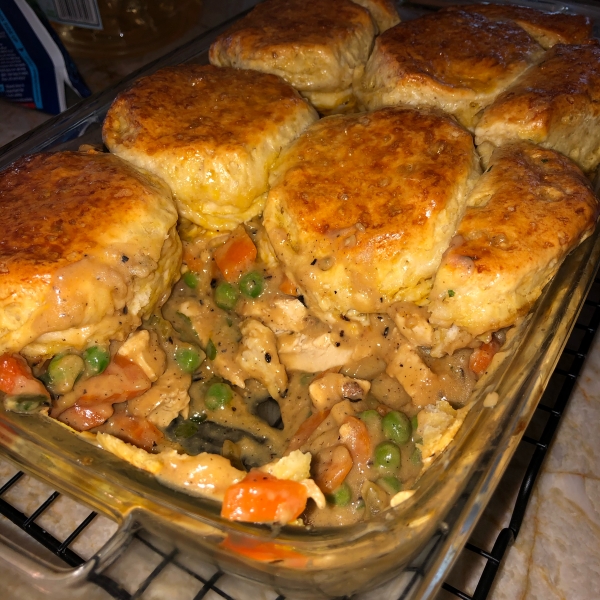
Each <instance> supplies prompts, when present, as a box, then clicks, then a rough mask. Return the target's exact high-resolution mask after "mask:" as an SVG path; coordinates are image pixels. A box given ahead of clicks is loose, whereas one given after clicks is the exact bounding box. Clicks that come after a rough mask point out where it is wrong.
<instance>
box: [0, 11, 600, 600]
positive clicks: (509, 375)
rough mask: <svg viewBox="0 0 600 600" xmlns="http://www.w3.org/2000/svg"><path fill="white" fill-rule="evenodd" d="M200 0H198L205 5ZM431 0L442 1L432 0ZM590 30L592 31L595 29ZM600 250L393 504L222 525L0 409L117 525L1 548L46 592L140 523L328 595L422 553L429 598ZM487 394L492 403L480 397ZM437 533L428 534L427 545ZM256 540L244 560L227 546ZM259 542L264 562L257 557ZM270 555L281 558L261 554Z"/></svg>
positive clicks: (553, 294)
mask: <svg viewBox="0 0 600 600" xmlns="http://www.w3.org/2000/svg"><path fill="white" fill-rule="evenodd" d="M207 4H208V3H205V6H206V5H207ZM429 4H430V5H434V6H441V5H448V4H451V2H443V1H442V0H431V2H430V3H429ZM519 4H527V5H530V6H538V7H540V8H542V9H553V10H556V9H563V10H566V11H569V12H583V13H584V14H588V15H590V16H592V17H594V18H595V22H596V24H598V22H600V9H598V8H594V7H593V6H591V5H587V4H584V3H574V2H568V3H562V2H554V1H544V0H540V1H539V2H533V1H530V2H526V1H525V2H524V1H520V2H519ZM428 10H431V8H430V7H429V6H425V3H421V2H417V3H412V4H403V5H401V6H400V11H401V15H402V17H403V18H404V19H408V18H411V17H414V16H417V15H419V14H423V12H426V11H428ZM227 26H228V24H224V25H222V26H220V27H218V28H216V29H214V30H211V31H210V32H209V33H207V34H205V35H203V36H201V37H199V38H198V39H196V40H194V41H192V42H191V43H189V44H187V45H186V46H184V47H182V48H180V49H179V50H176V51H174V52H172V53H170V54H169V55H167V56H165V57H164V58H162V59H159V60H158V61H156V62H154V63H152V64H151V65H149V66H147V67H145V68H144V69H141V70H140V71H138V72H136V73H134V74H133V75H131V76H130V77H129V78H127V79H126V80H124V81H123V82H121V83H119V84H118V85H116V86H114V87H112V88H110V89H108V90H106V91H105V92H102V93H100V94H97V95H95V96H93V97H91V98H89V99H87V100H86V101H84V102H82V103H81V104H79V105H78V106H76V107H74V108H73V109H71V110H69V111H67V112H66V113H63V114H62V115H59V116H58V117H56V118H54V119H52V120H51V121H48V122H47V123H45V124H44V125H42V126H41V127H39V128H37V129H36V130H34V131H32V132H30V133H28V134H26V135H24V136H22V137H21V138H19V139H17V140H15V141H14V142H13V143H11V144H9V145H7V146H5V147H4V148H3V149H1V150H0V168H4V167H5V166H7V165H8V164H10V163H11V162H13V161H14V160H16V159H17V158H18V157H20V156H22V155H24V154H28V153H32V152H40V151H49V150H59V149H68V150H73V149H77V148H78V147H79V146H80V145H81V144H92V145H100V144H101V135H100V131H101V124H102V120H103V118H104V115H105V114H106V111H107V110H108V107H109V106H110V104H111V102H112V100H113V99H114V97H115V96H116V95H117V94H118V93H119V92H120V91H121V90H123V89H125V88H127V87H128V86H129V85H130V83H131V81H132V80H134V79H136V78H137V77H139V76H141V75H146V74H149V73H152V72H154V71H155V70H157V69H159V68H161V67H164V66H167V65H172V64H178V63H182V62H197V63H206V62H207V52H208V48H209V46H210V44H211V42H212V40H213V39H214V38H215V37H216V36H217V35H218V34H219V33H220V32H221V31H222V30H224V29H225V28H226V27H227ZM596 35H597V30H596ZM599 260H600V233H599V231H596V232H595V233H594V234H593V235H592V236H591V237H590V238H588V240H586V241H585V242H584V243H583V244H582V245H581V246H580V247H579V248H577V249H576V250H575V251H574V252H573V253H572V254H571V255H569V256H568V257H567V258H566V260H565V262H564V264H563V266H562V267H561V269H560V270H559V272H558V273H557V275H556V277H555V278H554V280H553V281H552V282H551V283H550V284H549V285H548V286H547V288H546V289H545V290H544V293H543V294H542V296H541V298H540V299H539V301H538V303H537V304H536V306H535V307H534V310H533V311H532V313H531V314H530V315H529V317H528V319H527V320H526V322H525V323H524V324H523V326H522V327H521V328H520V330H519V332H518V334H517V335H516V337H515V343H514V344H513V345H512V351H511V352H509V353H505V354H504V355H503V356H502V357H501V358H502V360H499V364H498V367H497V369H496V370H495V371H494V372H493V374H492V376H491V377H490V378H488V379H484V380H481V381H480V382H479V384H478V386H477V388H476V390H475V392H474V399H476V400H478V401H477V402H476V403H475V405H474V407H473V408H472V409H471V411H470V412H469V414H468V416H467V418H466V420H465V422H464V424H463V426H462V427H461V428H460V430H459V431H458V433H457V435H456V437H455V439H454V440H453V442H452V443H451V444H450V446H449V447H448V448H447V449H446V451H445V452H444V453H443V455H442V456H441V457H439V458H438V459H437V460H436V461H435V463H434V464H433V465H432V466H431V467H430V468H429V470H428V471H427V472H426V473H425V474H424V475H423V477H422V478H421V479H420V480H419V481H418V483H417V484H416V486H415V488H414V489H415V493H414V495H413V496H412V497H410V498H409V499H408V500H406V501H405V502H404V503H402V504H400V505H399V506H397V507H395V508H392V509H389V510H387V511H384V512H383V513H380V514H379V515H377V516H376V517H375V518H373V519H371V520H369V521H367V522H364V523H360V524H357V525H352V526H345V527H340V528H331V529H319V530H298V529H294V528H291V527H284V528H281V529H278V530H273V529H271V528H268V527H263V526H254V525H249V524H241V523H233V522H230V521H225V520H224V519H222V518H221V517H220V516H219V506H218V504H217V503H215V502H212V501H209V500H203V499H198V498H193V497H190V496H187V495H185V494H183V493H181V492H178V491H175V490H171V489H169V488H167V487H165V486H163V485H161V484H159V483H158V482H157V481H156V480H155V479H154V478H153V477H152V476H151V475H148V474H147V473H145V472H142V471H140V470H138V469H136V468H134V467H133V466H131V465H130V464H128V463H126V462H124V461H122V460H120V459H118V458H116V457H115V456H113V455H112V454H108V453H107V452H105V451H103V450H101V449H99V448H97V447H95V446H94V445H92V444H90V443H88V442H87V441H85V440H84V439H83V438H82V437H80V436H77V435H75V434H74V433H73V432H72V431H71V430H69V429H68V428H66V427H65V426H63V425H62V424H60V423H59V422H57V421H53V420H50V419H46V418H36V417H28V416H23V415H19V414H16V413H10V412H6V411H4V409H3V408H0V451H2V453H3V454H5V455H6V456H7V457H8V458H9V459H10V460H12V461H13V462H14V463H15V464H17V465H18V466H19V467H20V468H22V469H24V470H26V471H28V472H30V473H31V474H33V475H34V476H37V477H40V478H41V479H43V480H46V481H48V482H49V483H51V484H52V485H53V486H55V487H57V488H59V489H60V490H61V491H63V492H66V493H67V494H69V495H71V496H73V497H75V498H77V499H79V500H81V501H82V502H84V503H86V504H88V505H89V506H91V507H92V508H93V509H95V510H98V511H100V512H102V513H104V514H106V515H107V516H109V517H111V518H113V519H115V520H116V521H117V522H118V523H119V524H120V528H119V531H118V532H117V533H116V534H115V536H114V537H113V538H112V539H111V540H110V541H109V543H108V544H107V545H106V546H105V547H104V548H103V549H102V550H101V551H100V552H99V553H98V554H97V555H96V556H94V557H93V558H92V559H90V560H89V561H88V562H87V563H85V564H84V565H82V566H81V567H79V568H77V569H57V568H56V567H52V566H50V565H47V564H44V563H42V562H40V561H39V559H35V560H34V559H33V558H32V557H31V556H30V555H28V554H27V553H26V552H25V551H24V550H22V549H20V548H17V547H16V546H15V545H14V544H12V543H11V542H10V541H9V540H7V539H2V540H1V541H2V544H0V557H2V558H4V559H6V560H8V561H9V562H11V563H12V564H13V565H14V566H16V567H18V568H19V569H21V570H23V571H25V572H26V573H27V574H28V575H30V576H31V577H32V579H33V581H34V582H36V585H38V586H39V587H41V588H43V589H48V590H50V589H54V590H59V589H65V588H66V587H68V586H74V585H77V584H78V583H79V582H81V581H82V580H84V579H85V578H86V577H87V575H88V574H89V573H90V572H92V571H95V570H98V569H101V568H102V567H103V566H104V565H106V564H108V563H109V562H111V561H113V560H116V559H117V558H118V555H119V551H120V549H122V547H123V545H124V543H125V541H126V540H127V539H128V537H129V536H130V535H131V534H132V532H133V530H134V529H135V528H138V527H140V526H141V527H143V528H145V529H147V530H148V531H150V532H152V533H153V534H155V535H157V536H159V537H162V538H165V539H168V540H169V541H170V542H171V543H172V544H173V545H174V546H175V547H176V548H178V549H180V550H181V551H184V552H186V553H187V554H192V555H196V556H198V557H199V558H202V559H203V560H205V561H208V562H210V563H212V564H215V565H217V566H218V567H219V568H221V569H222V570H223V571H225V572H228V573H233V574H237V575H241V576H243V577H246V578H248V579H251V580H256V581H260V582H263V583H266V584H268V585H270V586H272V587H274V588H275V589H276V590H278V591H279V592H281V593H282V594H285V595H287V596H291V597H296V598H301V597H305V598H311V599H312V598H315V599H316V598H330V597H336V596H343V595H350V594H352V593H354V592H357V591H360V590H367V589H369V588H371V587H373V586H375V585H380V584H381V583H383V582H384V581H386V580H387V579H389V578H391V577H392V576H395V575H398V574H399V573H401V572H402V571H403V570H404V569H406V567H407V566H408V565H409V564H410V563H411V561H412V560H413V559H414V558H415V557H416V556H417V555H419V553H422V552H423V551H424V549H426V550H427V551H428V558H429V560H428V562H427V568H426V569H425V571H424V572H423V573H422V578H421V580H420V582H419V584H418V586H413V587H412V591H411V595H412V596H414V597H422V598H428V597H431V596H432V595H433V593H434V592H435V591H436V589H437V588H438V587H439V585H440V584H441V583H442V581H443V578H444V575H445V573H447V571H448V569H449V568H450V567H451V565H452V563H453V561H454V559H455V557H456V556H457V554H458V552H459V551H460V549H461V548H462V546H463V545H464V542H465V541H466V539H467V537H468V535H469V533H470V531H471V530H472V528H473V527H474V525H475V523H476V521H477V519H478V517H479V516H480V514H481V512H482V510H483V508H484V507H485V505H486V503H487V501H488V499H489V497H490V495H491V493H492V492H493V490H494V489H495V487H496V485H497V484H498V482H499V480H500V477H501V476H502V474H503V472H504V469H505V467H506V466H507V464H508V462H509V460H510V458H511V456H512V454H513V452H514V450H515V449H516V446H517V444H518V442H519V440H520V439H521V437H522V435H523V432H524V431H525V429H526V426H527V424H528V422H529V420H530V418H531V415H532V414H533V411H534V409H535V407H536V405H537V403H538V401H539V399H540V397H541V395H542V392H543V390H544V388H545V386H546V384H547V382H548V379H549V377H550V375H551V373H552V371H553V369H554V367H555V364H556V362H557V360H558V357H559V356H560V353H561V351H562V349H563V346H564V344H565V343H566V340H567V338H568V335H569V333H570V331H571V328H572V326H573V324H574V322H575V320H576V317H577V314H578V312H579V310H580V308H581V306H582V303H583V301H584V299H585V296H586V294H587V291H588V289H589V286H590V285H591V282H592V281H593V277H594V275H595V272H596V270H597V266H598V262H599ZM490 392H496V393H497V394H498V396H499V399H500V400H499V402H498V403H497V404H496V405H495V406H494V407H485V406H484V402H483V399H484V398H485V397H486V396H487V395H488V394H489V393H490ZM433 541H434V542H435V543H433ZM231 542H234V543H235V545H236V547H237V548H240V547H244V546H245V547H247V548H252V549H253V550H254V551H253V552H252V554H253V555H254V558H250V557H248V556H245V555H243V554H241V553H239V552H234V551H232V550H230V549H228V545H230V543H231ZM257 549H259V550H260V551H261V552H262V555H263V557H264V560H258V559H257V558H256V556H257V554H258V552H256V550H257ZM273 552H277V554H278V556H280V557H281V556H283V557H284V558H279V559H278V560H269V555H270V554H271V556H272V554H273Z"/></svg>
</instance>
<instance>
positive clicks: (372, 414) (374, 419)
mask: <svg viewBox="0 0 600 600" xmlns="http://www.w3.org/2000/svg"><path fill="white" fill-rule="evenodd" d="M358 418H359V419H360V420H361V421H364V422H365V423H367V424H369V423H377V424H379V423H381V415H380V414H379V413H378V412H377V411H376V410H363V411H362V412H361V413H358Z"/></svg>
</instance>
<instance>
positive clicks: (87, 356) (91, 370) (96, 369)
mask: <svg viewBox="0 0 600 600" xmlns="http://www.w3.org/2000/svg"><path fill="white" fill-rule="evenodd" d="M83 360H84V361H85V370H86V372H87V374H88V375H100V373H102V371H104V370H105V369H106V367H108V364H109V363H110V354H109V352H108V350H106V349H105V348H102V347H101V346H92V347H91V348H88V349H87V350H86V351H85V352H84V353H83Z"/></svg>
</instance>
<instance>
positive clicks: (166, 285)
mask: <svg viewBox="0 0 600 600" xmlns="http://www.w3.org/2000/svg"><path fill="white" fill-rule="evenodd" d="M0 206H1V207H2V210H0V221H1V223H2V225H1V227H2V231H3V236H2V242H1V243H0V264H1V265H2V268H1V271H0V306H1V310H0V353H1V352H21V353H22V354H23V355H25V356H27V357H28V358H31V359H40V358H45V357H51V356H53V355H55V354H58V353H59V352H62V351H65V350H67V349H72V348H74V349H77V350H84V349H85V348H87V347H91V346H95V345H101V346H102V345H107V344H108V343H109V341H110V340H113V339H117V340H123V339H125V338H126V337H127V336H128V335H129V333H131V332H132V331H133V330H134V329H135V328H136V327H137V326H138V325H140V323H141V320H142V318H143V317H145V316H147V315H149V314H150V313H151V312H152V310H153V309H154V308H155V307H156V306H157V305H160V304H161V303H162V302H164V301H165V300H166V299H167V297H168V295H169V293H170V291H171V287H172V285H173V282H174V281H175V279H177V277H178V276H179V267H180V265H181V242H180V240H179V236H178V235H177V231H176V228H175V226H176V223H177V211H176V209H175V206H174V204H173V199H172V197H171V192H170V191H169V189H168V188H167V186H166V185H165V184H164V183H163V182H162V181H160V180H159V179H157V178H155V177H154V176H152V175H150V174H149V173H147V172H143V171H139V170H138V169H136V168H134V167H132V166H131V165H129V164H128V163H126V162H125V161H123V160H121V159H120V158H117V157H116V156H111V155H108V154H97V153H92V154H86V153H79V152H58V153H55V154H37V155H33V156H28V157H25V158H23V159H21V160H19V161H17V162H16V163H14V164H13V165H12V167H10V168H9V169H7V170H5V171H3V172H2V173H0Z"/></svg>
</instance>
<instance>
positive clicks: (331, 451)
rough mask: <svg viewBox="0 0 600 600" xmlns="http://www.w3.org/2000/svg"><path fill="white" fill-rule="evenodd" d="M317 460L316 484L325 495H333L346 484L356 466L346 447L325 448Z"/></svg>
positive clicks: (315, 466) (319, 453)
mask: <svg viewBox="0 0 600 600" xmlns="http://www.w3.org/2000/svg"><path fill="white" fill-rule="evenodd" d="M315 458H316V460H315V463H314V470H315V478H314V479H315V483H316V484H317V485H318V486H319V487H320V488H321V491H323V492H324V493H325V494H331V493H333V492H334V491H335V490H337V488H339V487H340V485H342V483H344V479H346V476H347V475H348V473H350V471H351V469H352V465H353V464H354V462H353V461H352V456H351V455H350V452H349V451H348V448H346V446H335V447H334V448H325V449H323V450H321V451H320V452H318V453H317V456H316V457H315Z"/></svg>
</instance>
